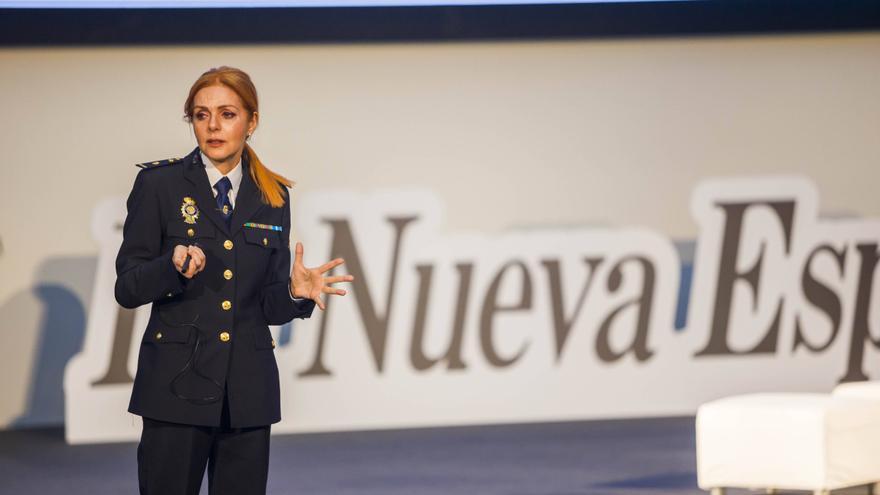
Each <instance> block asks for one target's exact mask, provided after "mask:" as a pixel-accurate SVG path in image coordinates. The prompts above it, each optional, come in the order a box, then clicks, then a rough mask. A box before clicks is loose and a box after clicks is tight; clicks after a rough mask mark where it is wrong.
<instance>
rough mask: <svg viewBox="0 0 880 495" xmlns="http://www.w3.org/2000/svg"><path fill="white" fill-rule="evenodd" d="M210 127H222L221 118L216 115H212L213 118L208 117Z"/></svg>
mask: <svg viewBox="0 0 880 495" xmlns="http://www.w3.org/2000/svg"><path fill="white" fill-rule="evenodd" d="M208 128H209V129H212V130H213V129H219V128H220V119H218V118H217V116H216V115H212V116H211V118H209V119H208Z"/></svg>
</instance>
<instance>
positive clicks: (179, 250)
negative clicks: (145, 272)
mask: <svg viewBox="0 0 880 495" xmlns="http://www.w3.org/2000/svg"><path fill="white" fill-rule="evenodd" d="M187 255H190V256H191V257H192V259H191V260H190V261H189V266H188V267H187V270H186V272H184V271H183V263H184V262H185V261H186V256H187ZM171 262H172V263H174V267H175V268H177V271H178V272H180V274H181V275H183V276H184V277H186V278H193V277H194V276H195V275H196V274H197V273H199V272H200V271H202V270H204V269H205V253H204V251H202V248H200V247H198V246H182V245H180V244H178V245H177V246H174V254H172V255H171Z"/></svg>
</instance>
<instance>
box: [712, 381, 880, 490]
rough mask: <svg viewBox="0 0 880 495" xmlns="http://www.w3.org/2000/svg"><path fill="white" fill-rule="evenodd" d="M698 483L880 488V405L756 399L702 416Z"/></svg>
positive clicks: (727, 403) (723, 403)
mask: <svg viewBox="0 0 880 495" xmlns="http://www.w3.org/2000/svg"><path fill="white" fill-rule="evenodd" d="M696 428H697V483H698V485H699V486H700V488H702V489H704V490H711V491H712V493H713V494H721V493H723V491H724V488H733V487H736V488H749V489H762V488H763V489H767V490H768V491H775V490H809V491H813V492H814V493H816V494H827V493H828V492H829V491H830V490H835V489H838V488H845V487H851V486H859V485H869V486H870V485H873V484H874V483H875V482H878V481H880V401H866V400H859V399H850V398H847V397H833V396H831V395H825V394H795V393H776V394H749V395H740V396H734V397H728V398H725V399H719V400H716V401H712V402H708V403H706V404H703V405H702V406H700V408H699V409H698V410H697V420H696Z"/></svg>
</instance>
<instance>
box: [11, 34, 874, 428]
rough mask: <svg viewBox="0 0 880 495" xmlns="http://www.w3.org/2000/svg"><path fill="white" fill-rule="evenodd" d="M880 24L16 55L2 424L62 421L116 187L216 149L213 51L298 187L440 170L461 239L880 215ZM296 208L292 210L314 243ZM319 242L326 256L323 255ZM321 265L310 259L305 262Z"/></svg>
mask: <svg viewBox="0 0 880 495" xmlns="http://www.w3.org/2000/svg"><path fill="white" fill-rule="evenodd" d="M878 54H880V34H876V33H824V34H821V33H820V34H787V35H739V36H714V37H665V38H650V39H639V38H632V39H583V40H576V39H573V40H510V41H458V42H409V43H383V42H380V43H364V44H357V43H328V44H312V45H310V44H299V45H289V44H262V45H235V44H232V45H224V46H217V45H214V46H210V45H179V46H178V45H167V46H96V47H87V46H79V47H63V46H51V47H36V46H25V47H15V46H6V47H2V48H0V74H2V77H0V94H2V95H3V97H2V105H3V109H4V114H5V115H6V119H4V124H3V125H2V129H3V132H2V133H0V145H2V146H0V147H2V149H3V150H4V152H3V159H2V167H0V170H2V178H0V211H2V214H0V243H2V251H0V274H2V284H0V339H2V345H0V377H2V379H0V396H2V397H3V400H2V401H0V427H3V428H15V427H24V426H31V425H51V424H60V423H61V422H62V421H63V413H64V409H63V393H62V376H63V369H64V366H65V365H66V363H67V361H68V360H69V359H70V357H71V356H73V355H74V354H75V353H77V352H78V351H79V350H80V349H81V346H82V343H83V339H84V331H85V330H84V329H85V322H86V320H87V316H88V315H87V308H89V304H90V300H91V297H92V296H93V295H92V294H91V291H92V284H93V282H94V276H95V273H94V272H95V266H96V253H97V244H96V241H95V239H93V238H92V235H91V231H90V221H91V215H92V212H93V209H94V208H95V206H96V205H97V203H98V202H99V201H101V200H102V199H105V198H109V197H119V196H121V197H124V196H125V195H127V194H128V192H129V190H130V187H131V184H132V181H133V179H134V176H135V174H136V171H137V169H136V168H135V167H134V166H133V164H134V163H137V162H143V161H148V160H155V159H163V158H167V157H179V156H183V155H184V154H186V153H188V152H189V151H190V150H192V148H193V147H194V146H195V140H194V138H193V136H192V134H191V131H190V130H189V128H188V126H187V124H185V123H184V122H183V121H182V119H181V117H182V106H183V102H184V99H185V98H186V94H187V91H188V89H189V86H190V84H191V83H192V82H193V81H194V80H195V79H196V78H197V77H198V75H199V74H201V73H202V72H203V71H205V70H207V69H208V68H211V67H215V66H218V65H231V66H235V67H239V68H242V69H244V70H245V71H247V72H248V73H250V75H251V76H252V78H253V80H254V81H255V83H256V85H257V88H258V91H259V95H260V98H261V102H260V103H261V117H262V120H261V123H260V126H259V128H258V130H257V132H256V134H255V139H254V141H253V146H254V148H255V149H256V150H257V152H258V153H259V154H260V156H261V158H262V159H263V161H264V162H265V163H267V164H268V165H269V166H271V167H273V168H276V169H277V170H279V171H280V172H282V173H284V174H286V175H287V176H288V177H291V178H293V179H294V180H295V181H297V182H298V185H297V186H296V187H295V189H294V191H295V192H294V206H293V208H294V210H295V209H296V208H297V206H296V194H298V193H299V194H303V193H308V192H316V191H322V190H334V189H343V190H351V191H358V192H369V191H373V190H376V189H378V188H395V187H409V186H416V187H426V188H430V189H431V190H433V191H434V192H435V193H436V194H437V195H439V196H440V197H441V198H442V200H443V201H444V202H445V204H446V218H445V221H444V223H443V225H442V228H443V231H444V232H450V233H454V232H468V231H472V232H479V233H482V234H487V235H492V234H495V233H498V232H502V231H504V230H505V229H508V228H511V227H518V226H548V227H553V226H570V225H585V226H588V225H610V226H644V227H647V228H650V229H653V230H656V231H658V232H660V233H662V234H664V235H666V236H669V237H670V238H672V239H684V240H693V239H694V238H695V236H696V225H695V223H694V221H693V219H692V217H691V215H690V213H689V198H690V194H691V191H692V190H693V188H694V186H695V184H696V183H697V182H698V181H700V180H702V179H706V178H712V177H725V176H740V175H775V174H799V175H803V176H806V177H808V178H809V179H811V180H812V181H814V182H815V184H816V185H817V186H818V189H819V197H820V208H821V209H822V211H823V212H825V213H827V214H829V215H831V216H860V217H878V216H880V197H878V193H877V185H878V183H880V167H878V163H880V139H878V137H880V99H878V98H877V88H880V57H878ZM296 236H297V225H294V226H293V237H296ZM321 256H323V254H322V253H314V254H313V256H312V259H311V263H316V262H319V261H323V260H322V259H321ZM307 261H308V260H307Z"/></svg>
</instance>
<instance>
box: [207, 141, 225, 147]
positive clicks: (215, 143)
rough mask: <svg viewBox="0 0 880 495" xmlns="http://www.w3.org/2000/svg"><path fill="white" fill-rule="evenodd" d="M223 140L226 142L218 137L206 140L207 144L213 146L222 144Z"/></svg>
mask: <svg viewBox="0 0 880 495" xmlns="http://www.w3.org/2000/svg"><path fill="white" fill-rule="evenodd" d="M225 142H226V141H223V140H220V139H209V140H208V146H214V147H217V146H223V143H225Z"/></svg>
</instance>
